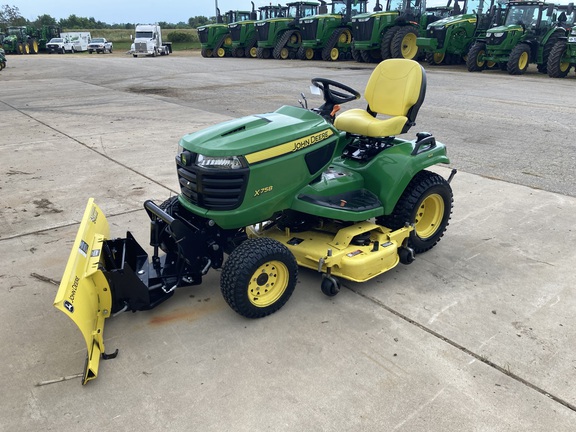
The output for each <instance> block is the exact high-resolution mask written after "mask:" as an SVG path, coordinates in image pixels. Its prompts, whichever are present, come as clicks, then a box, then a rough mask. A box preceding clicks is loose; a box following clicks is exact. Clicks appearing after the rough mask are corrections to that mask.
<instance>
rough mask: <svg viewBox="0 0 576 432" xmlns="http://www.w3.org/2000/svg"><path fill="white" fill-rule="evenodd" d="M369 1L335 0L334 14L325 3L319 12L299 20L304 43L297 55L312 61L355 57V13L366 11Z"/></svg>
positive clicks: (333, 3)
mask: <svg viewBox="0 0 576 432" xmlns="http://www.w3.org/2000/svg"><path fill="white" fill-rule="evenodd" d="M366 3H367V0H334V1H333V2H332V3H331V5H330V6H331V13H327V8H326V6H325V2H322V6H320V9H321V10H320V11H319V15H315V16H311V17H308V18H303V19H301V20H300V27H301V31H302V45H301V46H300V49H299V50H298V58H299V59H301V60H311V59H313V58H321V59H322V60H325V61H336V60H338V59H340V58H344V59H347V60H349V59H350V58H352V26H351V24H350V23H351V20H352V17H353V16H356V15H358V14H364V13H366Z"/></svg>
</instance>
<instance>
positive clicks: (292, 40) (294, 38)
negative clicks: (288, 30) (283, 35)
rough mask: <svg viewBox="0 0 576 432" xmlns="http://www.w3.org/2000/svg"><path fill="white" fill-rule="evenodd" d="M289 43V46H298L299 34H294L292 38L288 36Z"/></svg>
mask: <svg viewBox="0 0 576 432" xmlns="http://www.w3.org/2000/svg"><path fill="white" fill-rule="evenodd" d="M290 43H291V44H299V43H300V34H299V33H294V34H293V35H292V36H290Z"/></svg>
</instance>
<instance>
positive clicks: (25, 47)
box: [24, 44, 30, 54]
mask: <svg viewBox="0 0 576 432" xmlns="http://www.w3.org/2000/svg"><path fill="white" fill-rule="evenodd" d="M24 52H25V53H26V54H30V47H29V46H28V44H26V45H24Z"/></svg>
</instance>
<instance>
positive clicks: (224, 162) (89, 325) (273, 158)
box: [54, 59, 455, 384]
mask: <svg viewBox="0 0 576 432" xmlns="http://www.w3.org/2000/svg"><path fill="white" fill-rule="evenodd" d="M312 84H313V86H315V88H317V89H320V91H321V93H322V94H323V99H324V103H323V104H322V105H321V106H320V107H319V108H313V109H308V107H307V99H305V98H304V101H303V102H302V103H301V107H295V106H282V107H281V108H279V109H278V110H276V111H275V112H272V113H267V114H259V115H252V116H248V117H244V118H239V119H235V120H231V121H227V122H225V123H221V124H218V125H215V126H212V127H209V128H207V129H204V130H201V131H198V132H195V133H192V134H189V135H186V136H184V137H183V138H182V139H181V140H180V149H179V151H178V153H177V155H176V171H177V176H178V181H179V184H180V188H181V192H180V194H179V195H178V196H174V197H172V198H169V199H167V200H166V201H165V202H163V203H162V204H159V205H158V204H155V203H154V202H152V201H149V200H148V201H146V202H145V203H144V208H145V210H146V212H147V214H148V216H149V217H150V224H151V226H150V246H151V247H152V248H153V256H152V258H151V260H149V258H148V254H147V253H146V252H145V250H144V249H143V248H142V247H141V246H140V245H139V244H138V242H137V241H136V240H135V239H134V237H133V236H132V234H130V232H128V233H127V234H126V237H125V238H111V236H110V228H109V225H108V223H107V221H106V217H105V216H104V214H103V213H102V211H101V209H100V208H99V207H98V206H97V205H96V204H95V203H94V200H93V199H90V200H89V201H88V205H87V207H86V210H85V212H84V217H83V218H82V222H81V224H80V228H79V230H78V234H77V236H76V240H75V242H74V244H73V247H72V252H71V253H70V257H69V260H68V264H67V266H66V269H65V271H64V275H63V277H62V282H61V284H60V287H59V289H58V293H57V295H56V298H55V301H54V304H55V306H56V307H57V308H58V309H59V310H61V311H62V312H64V313H65V314H66V315H67V316H68V317H70V318H71V319H72V320H73V321H74V323H75V324H76V325H77V326H78V327H79V329H80V330H81V332H82V334H83V336H84V339H85V342H86V346H87V350H88V359H87V362H86V369H85V374H84V379H83V383H84V384H85V383H86V382H87V381H89V380H91V379H94V378H96V375H97V373H98V364H99V359H100V357H101V356H104V358H109V357H112V356H113V355H114V354H112V355H108V354H104V353H105V350H104V337H103V331H104V321H105V320H106V319H107V318H109V317H111V316H112V315H113V314H117V313H119V312H122V311H141V310H148V309H152V308H154V307H155V306H156V305H158V304H160V303H162V302H163V301H165V300H167V299H168V298H169V297H171V296H172V295H173V294H174V291H175V290H176V289H180V287H185V286H190V285H198V284H200V283H201V282H202V278H203V276H204V275H206V273H207V272H208V271H209V270H210V269H221V276H220V289H221V291H222V294H223V297H224V299H225V300H226V302H227V303H228V304H229V306H230V307H231V308H232V309H233V310H234V311H236V312H237V313H238V314H240V315H242V316H244V317H247V318H261V317H265V316H267V315H269V314H271V313H273V312H276V311H278V310H279V309H280V308H281V307H282V306H283V305H284V304H285V303H286V302H287V301H288V299H289V298H290V296H291V295H292V292H293V291H294V288H295V286H296V282H297V277H298V267H299V266H300V267H305V268H308V269H311V270H314V271H317V272H318V273H319V274H320V275H321V277H319V282H320V288H321V290H322V292H323V293H324V294H326V295H327V296H334V295H336V294H337V293H338V291H339V290H340V279H346V280H351V281H356V282H362V281H367V280H369V279H372V278H374V277H376V276H378V275H380V274H382V273H384V272H386V271H388V270H391V269H392V268H394V267H395V266H396V265H397V264H398V263H402V264H410V263H411V262H412V261H413V260H414V258H415V256H417V255H418V254H420V253H423V252H425V251H427V250H429V249H431V248H433V247H434V246H435V245H436V244H437V243H438V241H439V240H440V238H441V237H442V236H443V235H444V232H445V230H446V227H447V225H448V222H449V219H450V215H451V211H452V200H453V195H452V190H451V187H450V180H451V179H452V177H453V175H454V174H455V170H453V171H452V174H451V175H450V177H449V178H448V179H445V178H443V177H442V176H440V175H439V174H436V173H433V172H432V171H430V170H428V168H429V167H431V166H433V165H436V164H446V163H449V160H448V157H447V155H446V147H445V145H444V144H442V143H440V142H438V141H436V139H435V137H434V136H433V135H432V134H430V133H427V132H419V133H417V134H416V136H415V137H414V138H413V139H403V138H399V137H398V135H402V134H405V133H407V132H408V131H409V130H410V129H411V128H412V127H413V126H414V125H415V121H416V116H417V114H418V111H419V109H420V107H421V105H422V103H423V101H424V97H425V93H426V74H425V71H424V69H423V68H422V67H421V66H420V65H419V64H418V63H417V62H415V61H413V60H406V59H389V60H385V61H383V62H382V63H380V64H379V65H378V66H377V67H376V68H375V69H374V71H373V73H372V75H371V77H370V79H369V81H368V84H367V87H366V91H365V98H366V102H367V108H366V109H351V110H348V111H346V112H344V113H342V114H338V115H337V116H336V114H337V113H338V111H339V109H340V105H341V104H343V103H345V102H348V101H351V100H355V99H358V98H359V97H360V94H359V93H358V92H357V91H356V90H354V89H352V88H350V87H348V86H346V85H344V84H341V83H338V82H335V81H332V80H329V79H325V78H314V79H313V80H312ZM377 115H380V116H381V117H380V118H377ZM382 116H384V117H382ZM226 257H227V258H226Z"/></svg>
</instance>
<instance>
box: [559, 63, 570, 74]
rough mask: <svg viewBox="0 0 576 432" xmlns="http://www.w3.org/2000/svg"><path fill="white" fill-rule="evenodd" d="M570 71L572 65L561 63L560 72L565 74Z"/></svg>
mask: <svg viewBox="0 0 576 432" xmlns="http://www.w3.org/2000/svg"><path fill="white" fill-rule="evenodd" d="M568 69H570V63H569V62H561V63H560V72H562V73H564V72H566V71H567V70H568Z"/></svg>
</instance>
